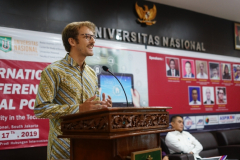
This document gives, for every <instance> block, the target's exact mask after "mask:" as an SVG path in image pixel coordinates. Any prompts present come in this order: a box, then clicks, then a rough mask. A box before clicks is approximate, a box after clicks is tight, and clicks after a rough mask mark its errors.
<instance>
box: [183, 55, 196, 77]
mask: <svg viewBox="0 0 240 160" xmlns="http://www.w3.org/2000/svg"><path fill="white" fill-rule="evenodd" d="M182 75H183V77H184V78H195V64H194V60H191V59H182Z"/></svg>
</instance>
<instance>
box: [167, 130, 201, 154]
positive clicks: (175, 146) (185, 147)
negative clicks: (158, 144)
mask: <svg viewBox="0 0 240 160" xmlns="http://www.w3.org/2000/svg"><path fill="white" fill-rule="evenodd" d="M165 142H166V145H167V146H168V149H169V151H170V153H175V152H183V153H190V152H193V153H194V154H193V155H194V158H195V159H196V158H201V157H200V156H199V153H200V152H201V151H202V150H203V147H202V145H201V143H199V141H198V140H197V139H196V138H195V137H193V136H192V135H191V134H190V133H189V132H186V131H182V132H179V131H173V132H168V134H167V136H166V138H165Z"/></svg>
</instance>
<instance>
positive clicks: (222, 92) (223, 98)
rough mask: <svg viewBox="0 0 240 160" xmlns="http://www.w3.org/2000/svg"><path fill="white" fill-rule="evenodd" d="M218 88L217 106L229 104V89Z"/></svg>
mask: <svg viewBox="0 0 240 160" xmlns="http://www.w3.org/2000/svg"><path fill="white" fill-rule="evenodd" d="M215 88H216V101H217V104H227V89H226V87H215Z"/></svg>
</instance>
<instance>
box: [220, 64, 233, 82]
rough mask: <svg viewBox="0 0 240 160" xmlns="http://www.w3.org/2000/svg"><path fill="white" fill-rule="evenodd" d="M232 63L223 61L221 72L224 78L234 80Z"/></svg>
mask: <svg viewBox="0 0 240 160" xmlns="http://www.w3.org/2000/svg"><path fill="white" fill-rule="evenodd" d="M231 73H232V72H231V64H229V63H221V74H222V79H223V80H232V74H231Z"/></svg>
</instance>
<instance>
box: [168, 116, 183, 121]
mask: <svg viewBox="0 0 240 160" xmlns="http://www.w3.org/2000/svg"><path fill="white" fill-rule="evenodd" d="M177 117H180V118H182V119H183V117H182V116H180V115H175V116H172V117H171V120H170V122H174V121H175V120H176V118H177Z"/></svg>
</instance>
